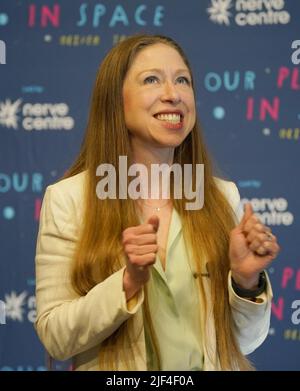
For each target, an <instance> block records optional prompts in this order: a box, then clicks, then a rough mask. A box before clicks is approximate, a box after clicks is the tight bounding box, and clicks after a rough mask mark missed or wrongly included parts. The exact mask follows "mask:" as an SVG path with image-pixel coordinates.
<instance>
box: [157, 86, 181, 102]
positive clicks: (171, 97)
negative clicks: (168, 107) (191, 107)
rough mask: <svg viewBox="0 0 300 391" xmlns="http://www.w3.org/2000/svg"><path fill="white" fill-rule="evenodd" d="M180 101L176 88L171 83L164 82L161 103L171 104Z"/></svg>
mask: <svg viewBox="0 0 300 391" xmlns="http://www.w3.org/2000/svg"><path fill="white" fill-rule="evenodd" d="M180 100H181V98H180V94H179V91H178V90H177V87H176V85H175V84H174V83H172V82H165V83H164V85H163V91H162V94H161V101H162V102H170V103H173V104H176V103H179V102H180Z"/></svg>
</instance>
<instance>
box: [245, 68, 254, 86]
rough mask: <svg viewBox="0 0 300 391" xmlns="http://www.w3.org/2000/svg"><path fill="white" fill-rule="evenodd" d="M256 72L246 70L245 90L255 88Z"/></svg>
mask: <svg viewBox="0 0 300 391" xmlns="http://www.w3.org/2000/svg"><path fill="white" fill-rule="evenodd" d="M255 77H256V75H255V73H254V72H252V71H247V72H245V81H244V88H245V90H254V80H255Z"/></svg>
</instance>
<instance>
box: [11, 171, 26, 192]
mask: <svg viewBox="0 0 300 391" xmlns="http://www.w3.org/2000/svg"><path fill="white" fill-rule="evenodd" d="M19 179H20V176H19V174H17V173H13V175H12V183H13V188H14V189H15V190H16V191H17V192H18V193H21V192H22V191H25V190H26V188H27V187H28V174H22V183H21V184H20V183H19Z"/></svg>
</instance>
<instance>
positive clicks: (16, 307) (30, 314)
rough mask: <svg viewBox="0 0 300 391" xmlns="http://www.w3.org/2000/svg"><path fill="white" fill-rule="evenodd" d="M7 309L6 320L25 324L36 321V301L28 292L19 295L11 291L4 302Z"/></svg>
mask: <svg viewBox="0 0 300 391" xmlns="http://www.w3.org/2000/svg"><path fill="white" fill-rule="evenodd" d="M2 303H3V307H4V308H5V318H6V319H5V320H6V322H5V323H7V322H8V321H14V322H20V323H23V322H24V321H25V320H27V321H28V322H30V323H34V322H35V319H36V299H35V296H34V295H31V296H30V295H29V293H28V292H27V291H23V292H21V293H19V294H18V293H17V292H16V291H11V292H10V293H6V294H5V295H4V301H2Z"/></svg>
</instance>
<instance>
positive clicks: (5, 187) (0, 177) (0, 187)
mask: <svg viewBox="0 0 300 391" xmlns="http://www.w3.org/2000/svg"><path fill="white" fill-rule="evenodd" d="M1 181H3V184H2V183H1ZM9 189H10V179H9V176H8V175H5V174H1V173H0V193H7V192H8V191H9Z"/></svg>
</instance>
